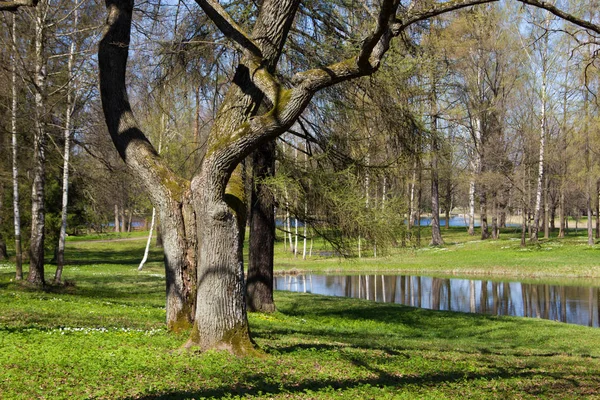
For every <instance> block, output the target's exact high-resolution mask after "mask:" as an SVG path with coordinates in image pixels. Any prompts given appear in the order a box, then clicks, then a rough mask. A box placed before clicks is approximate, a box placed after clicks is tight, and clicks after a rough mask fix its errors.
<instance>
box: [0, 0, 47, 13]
mask: <svg viewBox="0 0 600 400" xmlns="http://www.w3.org/2000/svg"><path fill="white" fill-rule="evenodd" d="M37 4H38V0H13V1H0V11H10V12H14V11H17V10H18V9H19V8H20V7H35V6H37Z"/></svg>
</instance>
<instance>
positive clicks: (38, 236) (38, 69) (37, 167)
mask: <svg viewBox="0 0 600 400" xmlns="http://www.w3.org/2000/svg"><path fill="white" fill-rule="evenodd" d="M46 12H47V3H46V1H45V0H42V1H41V3H40V4H39V5H38V6H37V8H36V10H35V38H34V46H35V71H34V81H35V89H34V90H35V95H34V100H35V121H34V125H35V133H34V139H33V140H34V145H33V146H34V147H33V163H34V167H33V185H32V189H31V240H30V246H29V275H28V276H27V281H28V282H29V283H31V284H33V285H37V286H41V285H44V284H45V279H44V229H45V219H44V218H45V208H44V192H45V186H46V177H45V174H46V124H45V123H44V120H45V119H46V115H45V114H46V109H45V100H46V99H45V97H46V93H45V87H46V60H45V54H44V53H45V48H44V46H45V34H46V26H45V25H46Z"/></svg>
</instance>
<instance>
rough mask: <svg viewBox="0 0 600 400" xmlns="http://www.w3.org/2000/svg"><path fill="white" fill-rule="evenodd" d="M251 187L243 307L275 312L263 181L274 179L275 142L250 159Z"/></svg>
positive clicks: (268, 203)
mask: <svg viewBox="0 0 600 400" xmlns="http://www.w3.org/2000/svg"><path fill="white" fill-rule="evenodd" d="M252 166H253V167H252V172H253V184H252V191H251V193H250V248H249V259H248V277H247V283H246V304H247V305H248V310H250V311H259V312H273V311H275V303H274V301H273V252H274V244H275V199H274V196H273V193H272V192H271V190H269V188H268V187H267V186H266V185H265V183H264V180H265V179H267V178H271V177H273V176H274V175H275V142H274V141H272V142H269V143H267V144H265V145H264V146H262V147H261V148H259V149H258V150H256V151H255V152H254V153H253V155H252Z"/></svg>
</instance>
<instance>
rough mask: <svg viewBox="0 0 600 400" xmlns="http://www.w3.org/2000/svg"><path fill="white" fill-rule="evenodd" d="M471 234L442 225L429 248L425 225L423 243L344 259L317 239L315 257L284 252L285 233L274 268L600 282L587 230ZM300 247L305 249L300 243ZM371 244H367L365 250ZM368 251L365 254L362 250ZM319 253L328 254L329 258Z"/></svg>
mask: <svg viewBox="0 0 600 400" xmlns="http://www.w3.org/2000/svg"><path fill="white" fill-rule="evenodd" d="M478 234H479V232H477V235H476V236H469V235H468V234H467V233H466V229H465V228H450V229H449V230H445V229H442V236H443V238H444V241H445V244H444V245H443V246H440V247H429V246H428V245H427V244H428V243H429V240H430V237H431V236H430V235H431V231H430V229H429V228H423V229H422V239H421V243H422V246H421V247H417V246H407V247H404V248H402V247H396V248H394V247H389V248H387V249H385V251H382V250H381V249H380V251H379V253H380V254H381V253H382V252H383V253H384V254H383V255H380V256H379V257H377V258H374V257H373V252H372V251H371V252H370V253H367V257H362V258H360V259H359V258H357V257H352V258H341V257H333V256H329V254H330V253H332V252H333V249H331V247H328V246H327V244H325V243H322V242H320V241H316V242H315V245H314V248H313V256H312V257H307V259H306V260H303V259H302V253H301V252H300V254H299V255H298V256H297V257H294V256H293V254H292V253H290V251H289V247H288V251H287V252H286V251H284V245H283V238H282V235H281V234H280V237H279V241H278V243H277V247H276V257H275V269H276V270H278V271H279V272H285V271H289V270H296V271H310V272H339V271H344V272H358V271H360V272H365V271H378V272H386V271H387V272H410V273H416V274H420V275H435V276H448V275H456V276H470V275H478V276H490V275H492V276H497V277H498V278H503V277H511V278H538V277H541V278H570V279H577V278H585V279H587V280H589V279H590V278H592V279H598V281H599V282H600V245H594V246H588V245H587V237H586V236H585V232H584V231H583V230H582V229H579V232H578V233H577V234H576V233H575V232H570V234H569V235H568V236H567V237H566V238H565V239H558V238H556V237H555V236H551V237H550V238H549V239H543V238H540V240H539V242H538V243H537V244H533V243H530V242H529V241H527V246H526V247H525V248H522V247H521V245H520V237H521V233H520V231H519V230H517V229H515V228H511V229H503V230H502V233H501V235H500V238H499V239H498V240H491V239H489V240H485V241H482V240H480V239H479V236H478ZM299 248H300V250H302V247H301V246H300V245H299ZM365 248H369V247H367V246H365V244H364V243H363V249H365ZM363 252H365V251H364V250H363ZM319 254H327V255H328V256H327V257H323V256H320V255H319Z"/></svg>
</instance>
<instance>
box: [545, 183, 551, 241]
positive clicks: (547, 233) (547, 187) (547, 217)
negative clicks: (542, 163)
mask: <svg viewBox="0 0 600 400" xmlns="http://www.w3.org/2000/svg"><path fill="white" fill-rule="evenodd" d="M549 191H550V182H549V179H548V174H546V176H544V239H549V238H550V200H549V199H548V197H550V194H549Z"/></svg>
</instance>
